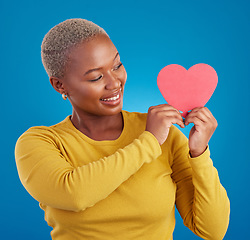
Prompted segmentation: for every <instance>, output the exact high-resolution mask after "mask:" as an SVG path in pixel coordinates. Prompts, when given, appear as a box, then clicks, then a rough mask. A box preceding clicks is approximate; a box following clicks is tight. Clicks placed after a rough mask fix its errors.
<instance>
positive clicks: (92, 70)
mask: <svg viewBox="0 0 250 240" xmlns="http://www.w3.org/2000/svg"><path fill="white" fill-rule="evenodd" d="M118 56H119V52H117V53H116V55H115V57H114V60H113V61H115V59H116V58H117V57H118ZM100 69H101V67H100V68H92V69H89V70H88V71H87V72H85V73H84V76H85V75H87V74H89V73H91V72H94V71H98V70H100Z"/></svg>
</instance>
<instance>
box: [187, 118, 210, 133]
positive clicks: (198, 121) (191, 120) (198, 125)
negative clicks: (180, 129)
mask: <svg viewBox="0 0 250 240" xmlns="http://www.w3.org/2000/svg"><path fill="white" fill-rule="evenodd" d="M189 123H193V124H194V125H195V129H196V130H197V131H199V130H200V128H201V127H202V126H204V124H205V122H204V121H203V120H202V119H200V118H198V117H196V116H193V117H190V118H189V119H186V120H185V125H188V124H189Z"/></svg>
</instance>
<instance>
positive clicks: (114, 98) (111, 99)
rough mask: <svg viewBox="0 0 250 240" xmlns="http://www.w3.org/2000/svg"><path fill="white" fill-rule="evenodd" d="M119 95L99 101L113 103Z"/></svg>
mask: <svg viewBox="0 0 250 240" xmlns="http://www.w3.org/2000/svg"><path fill="white" fill-rule="evenodd" d="M119 96H120V95H119V93H118V94H117V95H116V96H115V97H112V98H104V99H101V100H102V101H115V100H117V99H118V98H119Z"/></svg>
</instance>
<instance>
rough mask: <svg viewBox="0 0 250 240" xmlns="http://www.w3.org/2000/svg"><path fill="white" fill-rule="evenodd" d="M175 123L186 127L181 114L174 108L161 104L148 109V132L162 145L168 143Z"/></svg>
mask: <svg viewBox="0 0 250 240" xmlns="http://www.w3.org/2000/svg"><path fill="white" fill-rule="evenodd" d="M175 123H176V124H178V125H179V126H180V127H182V128H184V127H185V126H184V123H183V120H182V116H181V113H180V112H179V111H178V110H177V109H175V108H174V107H172V106H170V105H168V104H161V105H157V106H152V107H150V108H149V109H148V117H147V124H146V131H149V132H151V133H152V134H153V135H154V136H155V137H156V139H157V140H158V142H159V144H160V145H162V144H163V143H164V142H165V141H166V139H167V137H168V133H169V129H170V127H171V125H172V124H175Z"/></svg>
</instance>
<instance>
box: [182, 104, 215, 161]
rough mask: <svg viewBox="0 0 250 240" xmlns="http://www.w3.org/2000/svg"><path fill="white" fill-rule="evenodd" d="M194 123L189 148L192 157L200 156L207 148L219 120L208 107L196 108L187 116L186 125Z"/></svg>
mask: <svg viewBox="0 0 250 240" xmlns="http://www.w3.org/2000/svg"><path fill="white" fill-rule="evenodd" d="M189 123H193V124H194V126H193V127H192V129H191V131H190V133H189V149H190V154H191V156H192V157H198V156H199V155H201V154H202V153H203V152H204V151H205V150H206V148H207V145H208V142H209V140H210V138H211V137H212V135H213V133H214V131H215V129H216V127H217V125H218V124H217V121H216V119H215V118H214V116H213V115H212V113H211V112H210V111H209V110H208V108H206V107H198V108H194V109H193V110H192V111H191V112H190V113H189V114H188V115H187V117H186V118H185V125H188V124H189Z"/></svg>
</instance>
